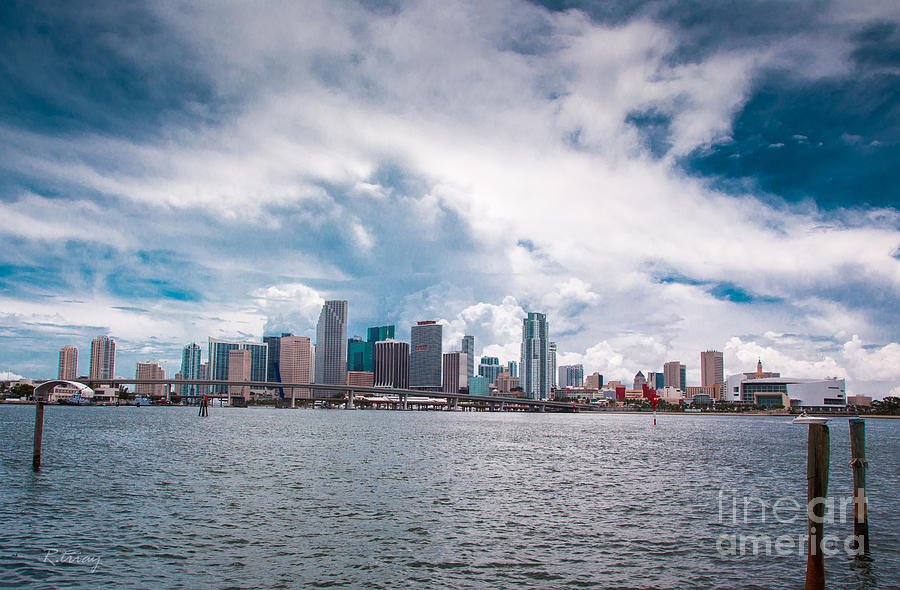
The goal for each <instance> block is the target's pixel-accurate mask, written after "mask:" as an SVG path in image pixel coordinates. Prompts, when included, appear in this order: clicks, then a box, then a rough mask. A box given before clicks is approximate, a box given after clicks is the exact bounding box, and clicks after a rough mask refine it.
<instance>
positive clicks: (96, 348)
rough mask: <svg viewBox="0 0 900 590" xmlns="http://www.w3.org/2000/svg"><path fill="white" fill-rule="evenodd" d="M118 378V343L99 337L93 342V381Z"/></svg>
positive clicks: (91, 376) (91, 375)
mask: <svg viewBox="0 0 900 590" xmlns="http://www.w3.org/2000/svg"><path fill="white" fill-rule="evenodd" d="M115 376H116V341H115V340H113V339H112V338H109V337H107V336H97V337H96V338H94V339H93V340H92V341H91V372H90V378H91V381H96V380H100V379H114V378H115Z"/></svg>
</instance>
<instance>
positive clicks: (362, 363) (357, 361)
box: [347, 325, 394, 373]
mask: <svg viewBox="0 0 900 590" xmlns="http://www.w3.org/2000/svg"><path fill="white" fill-rule="evenodd" d="M393 338H394V326H393V325H387V326H373V327H371V328H368V329H367V330H366V339H365V340H363V339H362V338H360V337H359V336H354V337H353V338H351V339H350V340H348V341H347V370H348V371H362V372H368V373H372V372H374V371H375V343H376V342H381V341H383V340H388V339H393Z"/></svg>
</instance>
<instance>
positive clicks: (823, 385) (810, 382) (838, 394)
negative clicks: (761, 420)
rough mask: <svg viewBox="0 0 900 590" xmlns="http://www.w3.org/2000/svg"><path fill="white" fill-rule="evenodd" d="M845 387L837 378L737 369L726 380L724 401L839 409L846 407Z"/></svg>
mask: <svg viewBox="0 0 900 590" xmlns="http://www.w3.org/2000/svg"><path fill="white" fill-rule="evenodd" d="M845 388H846V384H845V381H844V380H843V379H838V378H833V379H797V378H791V377H763V378H755V377H753V376H752V374H749V375H748V374H747V373H740V374H737V375H731V376H729V377H728V379H727V380H726V383H725V401H729V402H735V403H747V404H759V405H763V406H783V407H785V408H787V407H792V408H809V409H813V408H815V409H824V410H831V409H834V410H839V409H844V408H846V407H847V395H846V393H845Z"/></svg>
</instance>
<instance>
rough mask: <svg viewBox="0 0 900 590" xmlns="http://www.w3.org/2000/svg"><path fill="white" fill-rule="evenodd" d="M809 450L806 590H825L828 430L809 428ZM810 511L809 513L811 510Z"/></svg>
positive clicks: (811, 425)
mask: <svg viewBox="0 0 900 590" xmlns="http://www.w3.org/2000/svg"><path fill="white" fill-rule="evenodd" d="M808 444H809V448H808V449H807V459H806V461H807V462H806V499H807V510H808V513H809V512H811V513H810V514H809V516H808V518H807V520H808V523H807V524H808V525H809V529H808V532H809V543H808V544H807V557H806V586H805V588H806V590H824V588H825V553H824V552H823V549H824V547H823V544H822V537H823V535H824V533H825V523H824V520H825V497H826V496H827V494H828V464H829V456H830V452H831V449H830V441H829V433H828V426H826V425H824V424H810V425H809V443H808ZM810 508H811V510H810Z"/></svg>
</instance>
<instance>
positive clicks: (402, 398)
mask: <svg viewBox="0 0 900 590" xmlns="http://www.w3.org/2000/svg"><path fill="white" fill-rule="evenodd" d="M407 397H408V396H407V395H405V394H401V395H400V409H401V410H405V409H407V405H406V400H407Z"/></svg>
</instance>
